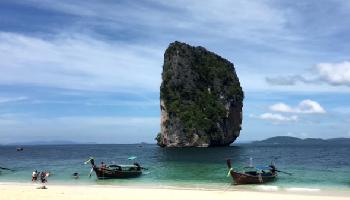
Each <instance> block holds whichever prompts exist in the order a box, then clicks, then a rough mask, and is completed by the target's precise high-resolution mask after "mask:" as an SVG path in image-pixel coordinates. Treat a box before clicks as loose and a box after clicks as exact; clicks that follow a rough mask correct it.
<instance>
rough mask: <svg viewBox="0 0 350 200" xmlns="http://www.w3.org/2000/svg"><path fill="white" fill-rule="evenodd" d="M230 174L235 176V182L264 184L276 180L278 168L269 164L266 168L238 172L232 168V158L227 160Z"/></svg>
mask: <svg viewBox="0 0 350 200" xmlns="http://www.w3.org/2000/svg"><path fill="white" fill-rule="evenodd" d="M227 167H228V168H229V174H228V175H231V177H232V178H233V181H234V182H235V184H237V185H238V184H239V185H240V184H262V183H267V182H272V181H274V180H276V177H277V169H276V167H275V166H274V165H269V166H268V169H265V170H266V171H265V170H261V171H260V170H257V169H256V170H251V171H245V172H237V171H235V170H234V169H233V168H232V165H231V160H227Z"/></svg>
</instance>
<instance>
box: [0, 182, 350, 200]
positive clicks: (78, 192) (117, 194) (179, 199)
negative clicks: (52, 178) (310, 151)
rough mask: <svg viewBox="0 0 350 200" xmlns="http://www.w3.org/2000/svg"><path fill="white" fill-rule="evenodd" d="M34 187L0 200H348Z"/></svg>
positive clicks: (10, 190)
mask: <svg viewBox="0 0 350 200" xmlns="http://www.w3.org/2000/svg"><path fill="white" fill-rule="evenodd" d="M39 186H40V185H36V184H33V185H31V184H28V185H26V184H18V185H17V184H1V185H0V200H22V199H23V200H40V199H45V200H58V199H64V200H71V199H72V200H73V199H74V200H96V199H103V200H109V199H111V200H112V199H113V200H115V199H123V200H125V199H152V200H158V199H159V200H165V199H166V200H172V199H174V200H175V199H176V200H187V199H188V200H193V199H200V200H214V199H220V200H225V199H230V200H232V199H243V200H249V199H252V200H281V199H283V200H289V199H290V200H295V199H300V200H301V199H303V200H304V199H305V200H316V199H317V200H331V199H332V200H345V199H347V200H349V196H347V195H343V196H342V195H339V194H338V195H331V194H326V195H320V194H318V195H316V194H293V193H288V192H284V193H278V192H255V191H232V190H199V189H175V188H174V189H169V188H165V189H163V188H134V187H114V186H88V185H86V186H68V185H47V189H36V188H37V187H39Z"/></svg>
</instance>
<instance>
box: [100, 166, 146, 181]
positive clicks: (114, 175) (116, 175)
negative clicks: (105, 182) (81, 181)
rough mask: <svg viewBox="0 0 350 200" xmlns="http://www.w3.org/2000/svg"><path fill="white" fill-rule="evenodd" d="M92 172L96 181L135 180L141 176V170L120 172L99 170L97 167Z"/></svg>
mask: <svg viewBox="0 0 350 200" xmlns="http://www.w3.org/2000/svg"><path fill="white" fill-rule="evenodd" d="M94 171H95V173H96V176H97V178H98V179H123V178H136V177H138V176H140V175H141V174H142V171H141V170H133V171H122V170H109V169H100V168H97V167H95V168H94Z"/></svg>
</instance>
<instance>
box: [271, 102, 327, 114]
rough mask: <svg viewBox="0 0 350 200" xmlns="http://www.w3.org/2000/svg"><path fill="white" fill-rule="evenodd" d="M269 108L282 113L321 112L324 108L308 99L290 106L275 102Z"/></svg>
mask: <svg viewBox="0 0 350 200" xmlns="http://www.w3.org/2000/svg"><path fill="white" fill-rule="evenodd" d="M270 110H271V111H274V112H284V113H302V114H323V113H326V111H325V109H324V108H323V107H322V106H321V105H320V104H319V103H318V102H316V101H312V100H310V99H306V100H303V101H301V102H300V103H299V105H298V106H296V107H291V106H289V105H287V104H285V103H277V104H274V105H272V106H270Z"/></svg>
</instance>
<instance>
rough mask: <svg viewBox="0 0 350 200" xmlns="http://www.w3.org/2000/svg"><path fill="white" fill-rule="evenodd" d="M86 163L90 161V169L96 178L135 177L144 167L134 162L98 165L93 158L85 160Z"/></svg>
mask: <svg viewBox="0 0 350 200" xmlns="http://www.w3.org/2000/svg"><path fill="white" fill-rule="evenodd" d="M87 163H91V166H92V169H91V170H92V171H94V172H95V173H96V176H97V178H98V179H119V178H135V177H138V176H140V175H141V174H142V171H143V170H144V169H145V168H143V167H141V166H140V164H138V163H136V162H135V163H134V164H132V165H101V166H100V167H98V166H96V165H95V161H94V159H93V158H90V159H89V160H87V161H86V162H85V164H87ZM90 175H91V174H90Z"/></svg>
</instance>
